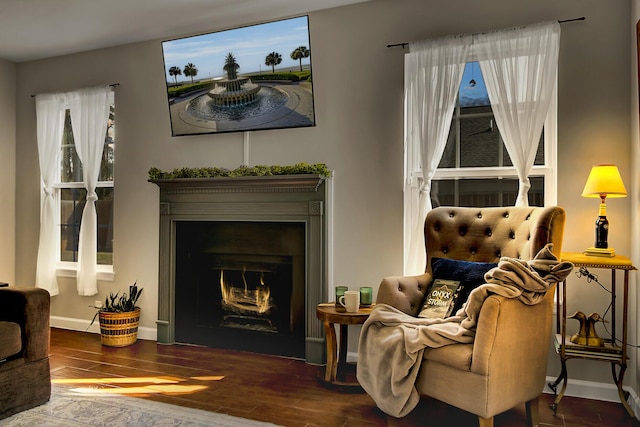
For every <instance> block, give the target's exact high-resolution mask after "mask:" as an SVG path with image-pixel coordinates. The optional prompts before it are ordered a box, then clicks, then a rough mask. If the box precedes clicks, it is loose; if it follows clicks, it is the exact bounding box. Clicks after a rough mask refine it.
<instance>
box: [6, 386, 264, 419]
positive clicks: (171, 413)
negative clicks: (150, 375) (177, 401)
mask: <svg viewBox="0 0 640 427" xmlns="http://www.w3.org/2000/svg"><path fill="white" fill-rule="evenodd" d="M0 426H11V427H27V426H29V427H36V426H37V427H41V426H46V427H99V426H104V427H107V426H109V427H120V426H127V427H130V426H131V427H146V426H154V427H156V426H177V427H186V426H189V427H200V426H202V427H205V426H206V427H210V426H213V427H268V426H275V424H270V423H263V422H259V421H253V420H247V419H244V418H237V417H233V416H231V415H226V414H219V413H216V412H208V411H203V410H199V409H191V408H185V407H182V406H176V405H169V404H167V403H160V402H155V401H151V400H146V399H141V398H135V397H128V396H119V395H100V396H86V395H81V394H77V393H74V392H72V391H70V390H69V389H68V388H65V387H64V386H60V385H57V384H53V387H52V391H51V400H50V401H49V402H47V403H46V404H44V405H41V406H38V407H35V408H33V409H29V410H26V411H23V412H20V413H18V414H15V415H13V416H11V417H9V418H5V419H3V420H0Z"/></svg>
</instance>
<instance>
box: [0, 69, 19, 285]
mask: <svg viewBox="0 0 640 427" xmlns="http://www.w3.org/2000/svg"><path fill="white" fill-rule="evenodd" d="M15 105H16V65H15V64H13V63H11V62H8V61H4V60H1V59H0V206H1V207H0V282H6V283H10V284H12V285H13V284H15V265H16V258H15V250H14V248H15V242H16V235H15V228H16V209H15V203H14V200H15V196H16V109H15Z"/></svg>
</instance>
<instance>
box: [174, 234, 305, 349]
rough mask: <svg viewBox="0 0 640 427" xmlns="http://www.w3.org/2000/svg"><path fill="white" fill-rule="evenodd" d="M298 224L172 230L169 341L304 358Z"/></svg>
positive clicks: (301, 238)
mask: <svg viewBox="0 0 640 427" xmlns="http://www.w3.org/2000/svg"><path fill="white" fill-rule="evenodd" d="M304 252H305V224H304V223H296V222H285V223H282V222H243V221H179V222H177V223H176V252H175V253H176V264H175V336H176V341H177V342H182V343H189V344H198V345H205V346H209V347H216V348H227V349H234V350H243V351H251V352H257V353H264V354H275V355H283V356H290V357H299V358H304V356H305V354H304V352H305V253H304Z"/></svg>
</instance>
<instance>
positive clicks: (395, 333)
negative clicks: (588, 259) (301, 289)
mask: <svg viewBox="0 0 640 427" xmlns="http://www.w3.org/2000/svg"><path fill="white" fill-rule="evenodd" d="M551 249H552V246H551V244H548V245H547V246H545V247H544V248H543V249H542V250H541V251H540V252H539V253H538V254H537V255H536V256H535V257H534V259H532V260H530V261H522V260H519V259H515V258H508V257H503V258H501V259H500V262H499V263H498V266H497V267H495V268H493V269H492V270H490V271H489V272H487V273H486V274H485V280H486V282H487V283H485V284H483V285H480V286H479V287H477V288H476V289H474V290H473V291H471V294H470V295H469V299H468V300H467V302H466V303H465V305H463V306H462V308H461V309H460V310H458V312H457V313H456V314H455V315H454V316H452V317H448V318H445V319H427V318H418V317H413V316H410V315H407V314H405V313H403V312H401V311H399V310H397V309H395V308H394V307H391V306H389V305H386V304H379V305H376V306H375V307H374V309H373V310H372V312H371V315H370V316H369V319H368V320H367V321H366V322H365V323H364V325H363V326H362V331H361V333H360V343H359V347H358V348H359V350H358V365H357V377H358V381H359V382H360V384H361V385H362V387H363V388H364V390H365V391H366V392H367V393H368V394H369V395H370V396H371V397H372V398H373V400H375V402H376V404H377V405H378V407H379V408H380V409H381V410H383V411H384V412H386V413H387V414H389V415H392V416H394V417H403V416H405V415H407V414H408V413H409V412H410V411H411V410H412V409H413V408H414V407H415V406H416V405H417V404H418V401H419V400H420V396H419V394H418V391H417V390H416V388H415V386H414V383H415V380H416V378H417V376H418V371H419V370H420V364H421V362H422V357H423V353H424V349H425V348H427V347H430V348H438V347H442V346H445V345H448V344H454V343H472V342H473V340H474V337H475V329H476V325H477V323H478V315H479V314H480V308H481V307H482V303H483V302H484V300H485V299H486V298H487V297H488V296H489V295H491V294H497V295H502V296H504V297H506V298H517V299H518V300H520V301H522V303H524V304H527V305H533V304H537V303H538V302H540V301H542V299H543V298H544V296H545V293H546V291H547V289H548V288H549V286H550V285H552V284H553V283H558V282H561V281H562V280H564V278H565V277H567V275H568V274H569V273H570V272H571V270H572V268H573V265H572V264H571V263H568V262H559V261H558V259H557V257H556V256H555V255H554V254H553V253H552V252H551Z"/></svg>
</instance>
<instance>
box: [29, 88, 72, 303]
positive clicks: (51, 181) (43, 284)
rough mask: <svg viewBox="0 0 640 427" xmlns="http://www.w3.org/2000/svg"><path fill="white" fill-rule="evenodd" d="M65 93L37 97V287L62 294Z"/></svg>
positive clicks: (54, 293) (53, 293) (52, 294)
mask: <svg viewBox="0 0 640 427" xmlns="http://www.w3.org/2000/svg"><path fill="white" fill-rule="evenodd" d="M64 115H65V99H64V94H56V93H51V94H42V95H37V96H36V120H37V124H36V127H37V131H36V132H37V139H38V162H39V164H40V176H41V182H40V187H41V193H40V197H41V203H40V241H39V244H38V260H37V264H36V286H37V287H39V288H43V289H46V290H47V291H49V293H50V294H51V296H54V295H58V282H57V279H56V263H57V256H58V249H57V248H56V242H57V239H56V233H57V232H58V228H57V226H56V222H57V221H56V219H57V215H56V208H57V205H58V201H57V192H56V191H55V189H54V185H55V183H56V182H57V179H58V173H59V167H60V165H59V160H60V141H62V131H63V129H64Z"/></svg>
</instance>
